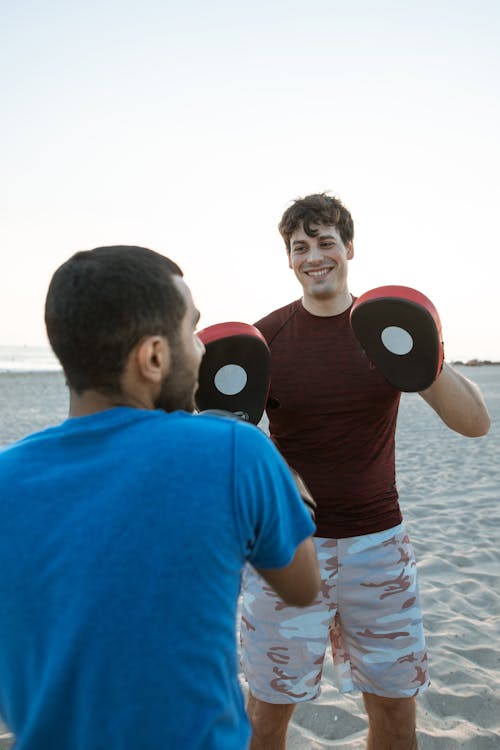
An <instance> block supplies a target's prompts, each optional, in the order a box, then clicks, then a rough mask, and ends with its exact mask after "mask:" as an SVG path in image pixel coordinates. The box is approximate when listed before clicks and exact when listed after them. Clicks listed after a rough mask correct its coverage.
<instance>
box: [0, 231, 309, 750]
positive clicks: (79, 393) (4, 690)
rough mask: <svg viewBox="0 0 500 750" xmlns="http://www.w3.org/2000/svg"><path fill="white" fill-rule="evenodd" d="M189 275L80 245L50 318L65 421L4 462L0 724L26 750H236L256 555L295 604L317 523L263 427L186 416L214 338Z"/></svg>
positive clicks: (148, 256) (61, 276) (160, 261)
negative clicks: (243, 627)
mask: <svg viewBox="0 0 500 750" xmlns="http://www.w3.org/2000/svg"><path fill="white" fill-rule="evenodd" d="M198 318H199V313H198V311H197V310H196V308H195V306H194V303H193V300H192V297H191V293H190V291H189V288H188V287H187V286H186V284H185V282H184V281H183V279H182V273H181V271H180V269H179V268H178V266H177V265H176V264H175V263H173V262H172V261H170V260H169V259H167V258H165V257H164V256H162V255H159V254H158V253H155V252H153V251H151V250H147V249H145V248H139V247H130V246H114V247H102V248H96V249H94V250H91V251H85V252H79V253H76V255H74V256H72V257H71V258H70V259H69V260H68V261H67V262H66V263H64V264H63V265H62V266H61V267H60V268H59V269H58V270H57V271H56V273H55V274H54V276H53V278H52V281H51V283H50V287H49V290H48V294H47V299H46V308H45V319H46V326H47V333H48V336H49V341H50V343H51V346H52V348H53V349H54V351H55V353H56V355H57V356H58V358H59V360H60V362H61V365H62V367H63V370H64V373H65V376H66V379H67V383H68V387H69V390H70V416H69V418H68V419H67V420H66V421H64V422H63V423H62V424H60V425H59V426H57V427H53V428H49V429H47V430H44V431H42V432H39V433H36V434H33V435H31V436H28V437H26V438H24V439H23V440H21V441H19V442H18V443H16V444H14V445H12V446H10V447H9V448H7V449H5V450H4V451H3V452H2V453H0V528H1V529H2V541H1V542H0V602H1V614H0V715H1V717H2V719H3V720H4V721H5V723H6V724H7V725H8V726H9V727H10V729H11V730H12V732H13V733H14V734H15V736H16V748H19V750H38V749H40V750H41V749H43V750H46V749H47V748H57V749H58V750H97V749H98V748H99V749H101V748H103V749H104V748H113V749H114V750H115V749H116V750H118V748H119V749H120V750H127V748H134V749H135V748H138V747H139V748H141V750H160V749H161V750H166V748H172V749H173V748H175V749H176V750H177V749H180V748H182V750H190V749H192V750H195V749H196V748H199V749H200V750H201V749H202V748H203V750H226V749H227V750H229V749H231V750H243V749H244V748H246V747H247V746H248V741H249V735H250V731H249V727H248V722H247V718H246V715H245V711H244V705H243V699H242V695H241V691H240V687H239V683H238V677H237V649H236V642H235V640H236V626H235V620H236V609H237V601H238V595H239V590H240V575H241V571H242V568H243V567H244V565H245V563H246V562H249V563H250V564H251V565H252V566H254V567H255V568H256V569H258V570H259V572H260V573H261V575H262V576H263V578H264V579H265V580H266V581H267V583H268V584H269V586H270V589H269V591H270V595H274V592H273V589H274V591H276V592H277V593H278V594H279V596H281V597H282V598H283V599H284V600H285V601H286V602H288V603H290V604H294V605H307V604H309V603H310V602H312V601H313V600H314V598H315V596H316V594H317V592H318V588H319V575H318V569H317V561H316V556H315V552H314V546H313V543H312V540H311V538H310V537H311V534H312V533H313V531H314V524H313V522H312V521H311V518H310V515H309V512H308V511H307V510H306V508H305V506H304V505H303V503H302V501H301V499H300V496H299V494H298V492H297V490H296V489H295V486H294V483H293V480H292V479H291V476H290V473H289V471H288V469H287V467H286V465H285V463H284V461H283V459H282V458H281V457H280V455H279V454H278V452H277V450H276V449H275V448H274V447H273V445H272V443H271V441H269V440H268V438H267V437H266V436H264V435H263V434H262V433H260V431H259V430H258V429H256V428H255V427H253V426H251V425H248V424H244V423H240V422H238V421H235V420H230V419H227V420H226V419H221V418H220V417H218V416H214V415H209V414H207V415H203V414H201V415H193V414H192V411H193V408H194V393H195V391H196V388H197V377H198V368H199V364H200V361H201V358H202V356H203V351H204V349H203V345H202V343H201V342H200V340H199V339H198V337H197V335H196V331H195V329H196V324H197V321H198Z"/></svg>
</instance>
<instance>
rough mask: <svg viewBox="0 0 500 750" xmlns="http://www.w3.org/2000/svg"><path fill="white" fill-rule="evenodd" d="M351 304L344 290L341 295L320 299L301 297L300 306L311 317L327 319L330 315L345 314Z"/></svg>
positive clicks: (350, 298)
mask: <svg viewBox="0 0 500 750" xmlns="http://www.w3.org/2000/svg"><path fill="white" fill-rule="evenodd" d="M351 304H352V296H351V295H350V293H349V292H348V291H347V290H346V291H345V292H344V293H343V294H342V295H340V296H335V297H329V298H328V299H320V298H318V297H309V296H307V295H304V296H303V297H302V306H303V307H304V309H305V310H307V312H309V313H311V315H317V316H318V317H329V316H331V315H340V314H341V313H343V312H345V311H346V310H347V309H348V308H349V307H350V306H351Z"/></svg>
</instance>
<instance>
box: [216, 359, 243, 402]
mask: <svg viewBox="0 0 500 750" xmlns="http://www.w3.org/2000/svg"><path fill="white" fill-rule="evenodd" d="M214 383H215V387H216V388H217V390H218V391H219V393H223V394H224V395H225V396H234V395H235V394H236V393H240V392H241V391H242V390H243V388H244V387H245V386H246V384H247V374H246V372H245V370H244V369H243V367H240V366H239V365H224V367H221V368H220V370H217V372H216V373H215V378H214Z"/></svg>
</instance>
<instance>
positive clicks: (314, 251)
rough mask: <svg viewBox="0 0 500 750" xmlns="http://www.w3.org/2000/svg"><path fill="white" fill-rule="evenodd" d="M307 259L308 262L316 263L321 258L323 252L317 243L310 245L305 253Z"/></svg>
mask: <svg viewBox="0 0 500 750" xmlns="http://www.w3.org/2000/svg"><path fill="white" fill-rule="evenodd" d="M307 260H308V261H309V262H310V263H316V262H317V261H320V260H323V253H322V252H321V248H320V247H319V245H311V246H310V247H309V252H308V253H307Z"/></svg>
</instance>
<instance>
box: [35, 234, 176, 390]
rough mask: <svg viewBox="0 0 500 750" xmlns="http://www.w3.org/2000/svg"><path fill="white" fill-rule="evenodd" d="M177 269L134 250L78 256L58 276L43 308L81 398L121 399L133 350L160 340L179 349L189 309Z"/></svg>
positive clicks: (51, 337)
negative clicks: (92, 393)
mask: <svg viewBox="0 0 500 750" xmlns="http://www.w3.org/2000/svg"><path fill="white" fill-rule="evenodd" d="M176 276H178V277H180V276H182V271H181V269H180V268H179V266H178V265H177V264H176V263H174V262H173V261H172V260H170V259H169V258H166V257H165V256H164V255H160V254H159V253H156V252H155V251H154V250H148V249H147V248H144V247H136V246H133V245H113V246H110V247H96V248H94V249H93V250H85V251H81V252H77V253H75V255H73V256H72V257H71V258H69V260H67V261H66V262H65V263H63V264H62V266H60V267H59V268H58V269H57V271H56V272H55V273H54V275H53V277H52V280H51V282H50V285H49V289H48V292H47V297H46V301H45V325H46V328H47V335H48V338H49V341H50V345H51V346H52V349H53V350H54V352H55V354H56V356H57V358H58V359H59V361H60V362H61V365H62V367H63V370H64V374H65V376H66V380H67V383H68V386H69V387H70V388H71V389H73V390H74V391H75V392H76V393H78V394H81V393H83V392H84V391H86V390H96V391H100V392H102V393H105V394H115V393H119V392H120V389H121V385H120V378H121V375H122V373H123V370H124V367H125V365H126V362H127V359H128V356H129V354H130V352H131V350H132V349H133V347H134V346H135V345H136V344H137V343H138V342H139V341H140V339H141V338H142V337H143V336H147V335H155V334H157V335H158V334H159V335H162V336H165V337H166V338H167V339H168V340H169V342H170V343H171V344H175V342H176V340H177V336H178V334H179V327H180V323H181V321H182V319H183V317H184V315H185V312H186V303H185V301H184V298H183V296H182V294H181V292H180V291H179V289H178V287H177V286H176V284H175V283H174V277H176Z"/></svg>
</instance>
